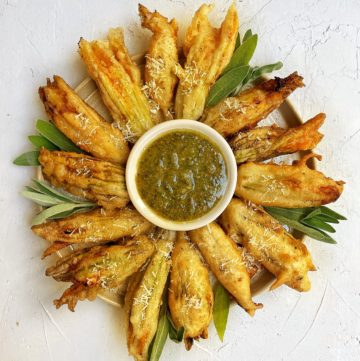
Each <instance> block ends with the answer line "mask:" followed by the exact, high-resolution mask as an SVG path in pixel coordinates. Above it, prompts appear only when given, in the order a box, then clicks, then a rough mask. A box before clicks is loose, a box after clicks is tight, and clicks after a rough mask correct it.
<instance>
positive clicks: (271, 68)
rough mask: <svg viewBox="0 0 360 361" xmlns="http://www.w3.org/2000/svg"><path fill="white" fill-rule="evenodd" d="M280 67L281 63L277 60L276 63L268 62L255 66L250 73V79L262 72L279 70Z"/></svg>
mask: <svg viewBox="0 0 360 361" xmlns="http://www.w3.org/2000/svg"><path fill="white" fill-rule="evenodd" d="M282 67H283V63H282V62H281V61H278V62H277V63H274V64H268V65H263V66H260V67H255V68H254V69H253V72H252V74H251V79H250V80H255V79H257V78H258V77H259V76H261V75H263V74H267V73H272V72H273V71H275V70H279V69H281V68H282Z"/></svg>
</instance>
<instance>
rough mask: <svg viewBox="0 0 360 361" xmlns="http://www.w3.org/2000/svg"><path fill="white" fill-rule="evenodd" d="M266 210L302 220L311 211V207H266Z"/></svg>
mask: <svg viewBox="0 0 360 361" xmlns="http://www.w3.org/2000/svg"><path fill="white" fill-rule="evenodd" d="M265 209H266V211H267V212H269V213H271V214H278V215H280V216H283V217H285V218H289V219H291V220H295V221H300V220H301V219H303V218H304V217H306V216H307V214H308V213H309V208H279V207H265ZM310 209H312V208H310Z"/></svg>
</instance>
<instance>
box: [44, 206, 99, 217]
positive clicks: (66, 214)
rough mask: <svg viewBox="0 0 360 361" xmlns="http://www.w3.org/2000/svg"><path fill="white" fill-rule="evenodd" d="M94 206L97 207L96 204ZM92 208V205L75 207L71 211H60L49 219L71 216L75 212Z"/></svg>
mask: <svg viewBox="0 0 360 361" xmlns="http://www.w3.org/2000/svg"><path fill="white" fill-rule="evenodd" d="M94 207H95V205H94ZM91 209H92V208H91V207H89V208H74V209H72V210H70V211H65V212H61V213H58V214H54V215H53V216H51V217H49V218H48V219H62V218H66V217H70V216H72V215H73V214H75V213H79V212H84V211H89V210H91Z"/></svg>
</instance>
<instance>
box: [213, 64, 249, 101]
mask: <svg viewBox="0 0 360 361" xmlns="http://www.w3.org/2000/svg"><path fill="white" fill-rule="evenodd" d="M249 69H250V67H249V66H247V65H246V66H238V67H235V68H233V69H231V70H229V71H228V72H227V73H225V74H224V75H222V76H221V77H220V78H219V79H218V80H217V82H216V83H215V84H214V85H213V86H212V87H211V89H210V92H209V95H208V97H207V99H206V106H207V107H212V106H214V105H216V104H217V103H219V101H221V100H223V99H224V98H226V97H227V96H228V95H229V94H231V93H232V92H233V91H234V90H235V89H236V88H237V86H238V85H239V84H242V82H243V80H244V79H245V77H246V75H247V74H248V72H249Z"/></svg>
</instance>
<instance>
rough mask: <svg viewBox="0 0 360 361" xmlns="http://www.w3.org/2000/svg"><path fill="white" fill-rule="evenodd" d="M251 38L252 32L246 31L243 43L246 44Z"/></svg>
mask: <svg viewBox="0 0 360 361" xmlns="http://www.w3.org/2000/svg"><path fill="white" fill-rule="evenodd" d="M251 36H252V31H251V29H248V30H246V32H245V35H244V37H243V43H244V42H245V41H246V40H247V39H249V38H250V37H251Z"/></svg>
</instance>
